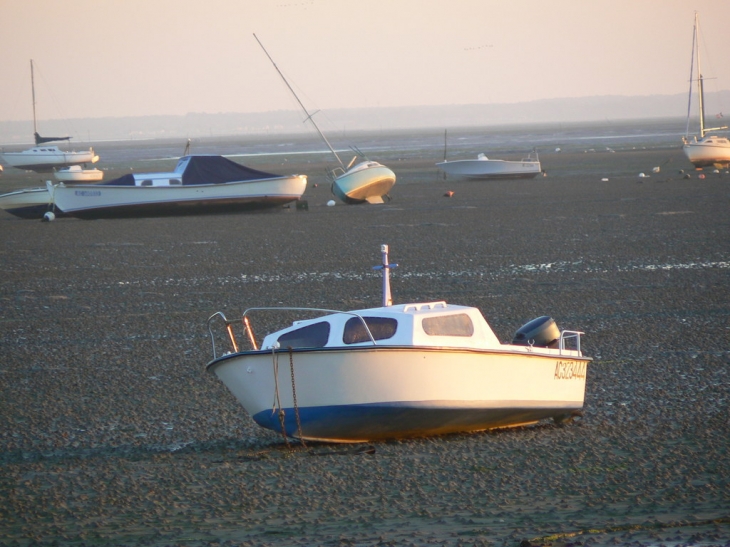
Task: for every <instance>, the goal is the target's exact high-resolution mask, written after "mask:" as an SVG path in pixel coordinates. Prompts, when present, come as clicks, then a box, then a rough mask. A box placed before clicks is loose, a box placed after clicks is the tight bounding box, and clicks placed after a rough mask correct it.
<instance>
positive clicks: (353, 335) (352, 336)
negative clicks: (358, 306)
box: [342, 317, 398, 344]
mask: <svg viewBox="0 0 730 547" xmlns="http://www.w3.org/2000/svg"><path fill="white" fill-rule="evenodd" d="M362 319H364V320H365V323H366V324H367V326H368V329H370V333H371V334H372V335H373V338H374V339H375V340H387V339H388V338H393V336H395V331H396V330H398V321H396V320H395V319H393V318H392V317H363V318H362ZM362 319H360V318H359V317H352V318H350V319H348V320H347V323H345V332H343V333H342V341H343V342H344V343H345V344H358V343H360V342H370V336H369V335H368V333H367V331H366V330H365V326H364V325H363V324H362Z"/></svg>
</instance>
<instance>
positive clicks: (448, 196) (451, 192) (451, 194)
mask: <svg viewBox="0 0 730 547" xmlns="http://www.w3.org/2000/svg"><path fill="white" fill-rule="evenodd" d="M453 195H454V192H453V191H451V190H449V191H448V192H446V193H445V194H444V197H445V198H450V197H451V196H453Z"/></svg>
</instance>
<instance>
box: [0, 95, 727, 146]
mask: <svg viewBox="0 0 730 547" xmlns="http://www.w3.org/2000/svg"><path fill="white" fill-rule="evenodd" d="M706 104H707V105H708V106H707V114H708V116H714V115H720V113H719V112H718V113H714V110H713V109H716V107H715V106H712V105H723V104H730V90H727V91H720V92H717V93H711V94H707V97H706ZM686 112H687V97H686V95H684V94H678V95H660V96H643V97H642V96H637V97H618V96H605V97H581V98H569V99H545V100H540V101H532V102H528V103H511V104H472V105H441V106H410V107H381V108H375V107H373V108H361V109H352V108H350V109H333V110H327V111H323V112H320V113H318V114H316V116H317V123H318V125H319V126H320V128H321V129H322V130H323V131H324V132H325V133H326V134H327V135H328V136H330V135H331V136H333V137H342V136H346V135H350V134H352V133H357V132H362V131H386V132H389V131H409V130H414V129H423V130H428V129H437V128H440V129H441V130H443V129H449V130H451V129H452V128H474V127H513V126H525V127H535V126H544V125H547V124H550V125H554V124H563V125H570V124H585V123H594V124H606V125H611V124H617V123H631V122H636V121H641V120H651V121H652V122H653V123H654V122H657V121H662V120H668V121H672V123H677V124H678V127H681V128H682V131H684V127H685V125H686ZM27 115H28V119H26V120H12V121H0V143H2V145H4V146H11V145H13V146H14V145H27V144H32V133H33V131H32V128H33V123H32V121H31V120H30V105H29V106H28V113H27ZM692 115H693V116H694V115H695V114H694V112H693V114H692ZM694 125H697V124H694ZM310 130H311V127H310V125H309V124H308V123H305V121H304V116H303V114H302V113H301V112H299V111H296V110H276V111H270V112H252V113H251V112H250V113H245V112H224V113H188V114H185V115H150V116H133V117H105V118H72V119H42V120H39V121H38V131H39V133H40V134H41V135H44V136H45V135H64V136H65V135H70V136H71V137H72V139H73V141H72V142H73V143H94V142H102V141H127V140H142V139H165V138H175V139H178V138H193V139H196V138H223V137H230V136H281V135H304V134H309V132H310Z"/></svg>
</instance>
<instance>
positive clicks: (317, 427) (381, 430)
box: [253, 402, 581, 442]
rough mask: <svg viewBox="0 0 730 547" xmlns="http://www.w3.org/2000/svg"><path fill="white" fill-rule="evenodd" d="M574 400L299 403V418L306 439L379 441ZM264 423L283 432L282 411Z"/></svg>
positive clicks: (291, 413)
mask: <svg viewBox="0 0 730 547" xmlns="http://www.w3.org/2000/svg"><path fill="white" fill-rule="evenodd" d="M580 408H581V407H580V406H575V405H574V404H571V403H565V404H564V405H560V404H559V403H556V404H555V405H554V406H551V407H549V408H548V407H534V408H533V407H520V408H517V407H511V408H494V407H487V406H484V405H483V406H479V404H478V403H474V404H470V405H469V406H464V405H459V404H458V403H455V404H454V405H453V406H449V405H448V403H443V404H438V405H434V404H433V403H423V404H419V403H412V402H408V403H373V404H365V405H341V406H323V407H311V408H300V409H299V419H300V421H301V424H302V436H303V437H304V438H305V439H317V440H330V441H345V442H355V441H374V440H383V439H394V438H402V437H419V436H425V435H441V434H446V433H457V432H468V431H480V430H483V429H492V428H495V427H505V426H509V425H516V424H520V423H528V422H535V421H537V420H542V419H545V418H550V417H552V416H556V415H561V414H568V413H570V412H571V411H572V410H579V409H580ZM284 412H285V418H284V424H285V428H286V434H287V435H288V436H289V437H297V436H298V429H297V419H296V413H295V410H294V408H286V409H284ZM253 419H254V421H255V422H256V423H257V424H259V425H260V426H261V427H264V428H266V429H271V430H273V431H277V432H281V422H280V420H279V415H278V412H277V411H274V412H272V411H271V410H265V411H262V412H259V413H257V414H256V415H255V416H253Z"/></svg>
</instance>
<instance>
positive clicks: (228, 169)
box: [103, 155, 280, 186]
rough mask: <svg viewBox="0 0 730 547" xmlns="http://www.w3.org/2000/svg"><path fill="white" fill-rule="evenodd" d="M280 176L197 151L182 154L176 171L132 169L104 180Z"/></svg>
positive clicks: (204, 181)
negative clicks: (134, 170)
mask: <svg viewBox="0 0 730 547" xmlns="http://www.w3.org/2000/svg"><path fill="white" fill-rule="evenodd" d="M279 176H280V175H275V174H273V173H267V172H266V171H259V170H258V169H252V168H250V167H246V166H245V165H241V164H240V163H236V162H235V161H231V160H229V159H228V158H224V157H223V156H214V155H195V156H183V157H182V158H180V160H179V161H178V163H177V166H176V167H175V171H174V172H172V173H135V174H132V173H130V174H127V175H123V176H121V177H119V178H116V179H113V180H110V181H108V182H105V183H103V184H105V185H108V186H134V185H135V180H142V179H153V180H154V179H160V178H166V177H167V178H172V177H177V178H180V179H181V180H182V184H183V186H186V185H198V184H224V183H226V182H241V181H254V180H261V179H269V178H276V177H279Z"/></svg>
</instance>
